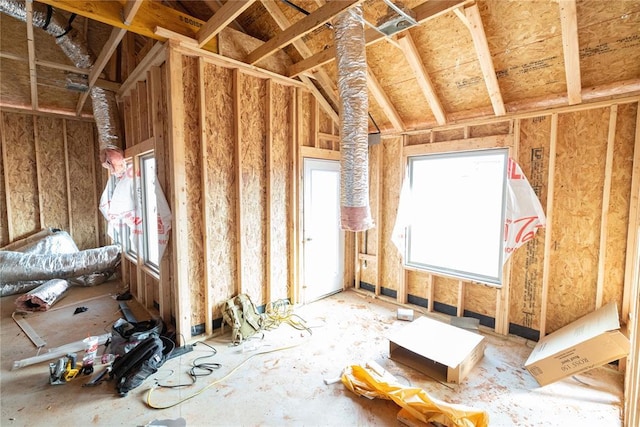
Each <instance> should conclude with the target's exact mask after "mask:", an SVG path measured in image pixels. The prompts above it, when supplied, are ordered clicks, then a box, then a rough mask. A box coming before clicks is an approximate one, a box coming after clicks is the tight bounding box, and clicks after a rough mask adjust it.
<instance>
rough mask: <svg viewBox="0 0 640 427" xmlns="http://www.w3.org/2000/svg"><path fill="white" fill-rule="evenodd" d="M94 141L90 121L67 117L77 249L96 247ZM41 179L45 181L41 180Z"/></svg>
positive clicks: (70, 184) (73, 223)
mask: <svg viewBox="0 0 640 427" xmlns="http://www.w3.org/2000/svg"><path fill="white" fill-rule="evenodd" d="M94 144H95V142H94V140H93V124H92V123H89V122H78V121H71V120H67V155H68V159H69V195H70V202H69V206H70V208H71V219H70V223H71V237H73V240H74V241H75V242H76V245H78V249H80V250H83V249H90V248H95V247H96V246H97V245H98V242H97V241H96V236H97V234H96V233H97V230H96V214H97V212H96V211H97V210H96V207H97V206H98V200H96V194H95V187H94V174H95V172H94V162H95V157H94V156H95V151H94V150H95V149H94ZM44 182H46V180H43V183H44Z"/></svg>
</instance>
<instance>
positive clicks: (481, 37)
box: [455, 3, 506, 116]
mask: <svg viewBox="0 0 640 427" xmlns="http://www.w3.org/2000/svg"><path fill="white" fill-rule="evenodd" d="M455 12H456V15H458V17H459V18H460V20H461V21H462V22H463V23H464V24H465V25H466V26H467V28H469V31H470V32H471V38H472V39H473V45H474V47H475V49H476V55H478V61H479V63H480V69H481V70H482V76H483V77H484V82H485V84H486V86H487V91H488V92H489V99H491V105H492V106H493V112H494V114H495V115H496V116H504V115H505V114H506V110H505V108H504V101H503V100H502V92H501V91H500V85H499V84H498V77H496V69H495V67H494V66H493V59H491V52H490V51H489V43H488V42H487V35H486V34H485V32H484V26H483V25H482V17H481V16H480V9H479V8H478V5H477V4H475V3H474V4H472V5H471V6H469V7H467V8H465V9H464V14H463V13H462V11H461V10H460V9H457V10H456V11H455Z"/></svg>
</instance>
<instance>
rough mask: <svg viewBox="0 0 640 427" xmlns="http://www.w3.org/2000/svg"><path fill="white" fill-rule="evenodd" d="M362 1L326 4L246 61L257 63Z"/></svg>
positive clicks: (344, 0)
mask: <svg viewBox="0 0 640 427" xmlns="http://www.w3.org/2000/svg"><path fill="white" fill-rule="evenodd" d="M362 1H364V0H341V1H332V2H329V3H327V4H325V5H324V6H322V7H320V8H318V9H317V10H316V11H314V12H312V13H311V14H309V15H307V16H305V17H304V18H302V19H301V20H299V21H298V22H296V23H295V24H293V25H292V26H290V27H289V28H287V29H286V30H284V31H282V32H281V33H279V34H278V35H276V36H275V37H273V38H272V39H270V40H269V41H267V42H266V43H264V44H263V45H261V46H260V47H258V48H257V49H255V50H254V51H253V52H251V53H250V54H249V55H247V58H246V62H248V63H249V64H255V63H256V62H258V61H260V60H261V59H263V58H265V57H267V56H269V55H271V54H272V53H273V52H275V51H276V50H278V49H280V48H281V47H283V46H286V45H288V44H290V43H292V42H294V41H295V40H298V39H300V38H302V37H304V36H305V35H307V34H309V33H310V32H311V31H313V30H315V29H316V28H318V27H320V26H322V25H324V24H325V23H327V22H328V21H329V20H331V19H332V18H334V17H335V16H336V15H338V14H340V13H341V12H343V11H345V10H346V9H348V8H350V7H351V6H353V5H356V4H358V3H361V2H362Z"/></svg>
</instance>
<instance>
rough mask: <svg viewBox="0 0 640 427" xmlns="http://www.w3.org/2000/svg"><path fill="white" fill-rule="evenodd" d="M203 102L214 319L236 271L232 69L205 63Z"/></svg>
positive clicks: (231, 292)
mask: <svg viewBox="0 0 640 427" xmlns="http://www.w3.org/2000/svg"><path fill="white" fill-rule="evenodd" d="M203 78H204V85H205V93H204V97H205V98H204V99H205V103H206V104H205V105H206V113H207V114H206V122H205V123H203V126H204V128H205V132H206V137H205V138H206V139H205V140H204V141H203V143H205V144H206V150H207V156H206V158H207V164H206V165H203V173H205V176H206V180H207V185H208V188H209V192H208V194H205V195H204V197H205V199H204V204H205V206H204V208H205V209H207V210H208V212H209V220H210V222H209V224H206V227H207V228H206V236H208V238H209V248H210V251H209V254H208V256H209V266H208V268H209V277H210V278H211V283H209V284H208V286H209V287H210V290H209V294H210V295H211V298H212V304H213V318H214V319H217V318H220V317H222V312H221V307H222V303H223V302H224V301H226V300H227V299H228V298H231V297H232V296H234V290H235V283H236V280H237V272H236V265H237V264H236V256H237V253H236V251H235V248H236V239H237V238H238V237H237V236H236V233H235V229H236V223H235V218H236V216H235V198H236V194H235V188H234V182H235V174H234V160H233V157H234V152H235V150H234V144H233V140H234V136H233V115H232V114H230V113H231V111H230V109H229V107H228V106H229V105H231V104H232V103H233V94H232V89H231V86H232V85H231V78H232V77H231V70H229V69H227V68H222V67H219V66H216V65H211V64H207V65H206V66H205V75H204V76H203Z"/></svg>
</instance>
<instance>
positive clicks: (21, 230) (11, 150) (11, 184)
mask: <svg viewBox="0 0 640 427" xmlns="http://www.w3.org/2000/svg"><path fill="white" fill-rule="evenodd" d="M2 120H3V123H2V126H3V133H4V143H5V147H4V148H5V149H6V154H5V158H6V163H5V165H4V167H5V174H6V177H7V181H6V185H7V189H8V192H9V199H10V200H9V206H8V209H7V210H8V212H9V213H10V216H11V217H10V218H9V221H10V222H11V227H10V229H11V230H12V231H13V234H12V238H13V240H15V239H18V238H20V237H23V236H25V235H27V234H30V233H32V232H34V231H37V230H39V229H40V209H39V206H38V181H37V176H36V150H35V142H34V135H33V117H32V116H30V115H25V114H13V113H2ZM61 160H62V161H64V159H61Z"/></svg>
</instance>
